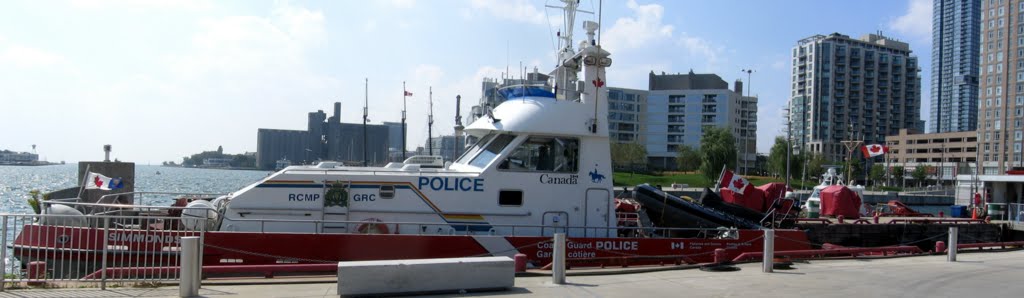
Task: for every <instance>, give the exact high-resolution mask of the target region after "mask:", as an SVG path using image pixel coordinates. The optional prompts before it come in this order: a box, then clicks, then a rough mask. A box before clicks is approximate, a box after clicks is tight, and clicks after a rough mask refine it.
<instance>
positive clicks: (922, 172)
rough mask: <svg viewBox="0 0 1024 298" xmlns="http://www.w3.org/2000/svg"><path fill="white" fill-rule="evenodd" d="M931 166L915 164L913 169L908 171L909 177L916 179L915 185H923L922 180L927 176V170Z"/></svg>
mask: <svg viewBox="0 0 1024 298" xmlns="http://www.w3.org/2000/svg"><path fill="white" fill-rule="evenodd" d="M929 168H931V166H917V167H916V168H914V171H913V172H911V173H910V177H913V178H914V180H916V181H917V186H918V187H920V186H922V185H923V183H924V180H925V179H926V178H928V172H929V170H930V169H929Z"/></svg>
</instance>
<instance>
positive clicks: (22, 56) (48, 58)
mask: <svg viewBox="0 0 1024 298" xmlns="http://www.w3.org/2000/svg"><path fill="white" fill-rule="evenodd" d="M0 41H2V40H0ZM63 61H64V57H62V56H60V55H57V54H53V53H50V52H47V51H44V50H40V49H36V48H31V47H26V46H22V45H11V46H8V47H6V48H3V47H0V65H3V64H9V65H13V66H15V67H19V68H34V67H45V66H52V65H55V64H58V63H61V62H63Z"/></svg>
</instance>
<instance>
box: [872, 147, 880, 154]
mask: <svg viewBox="0 0 1024 298" xmlns="http://www.w3.org/2000/svg"><path fill="white" fill-rule="evenodd" d="M870 150H871V152H872V153H878V151H882V146H871V149H870Z"/></svg>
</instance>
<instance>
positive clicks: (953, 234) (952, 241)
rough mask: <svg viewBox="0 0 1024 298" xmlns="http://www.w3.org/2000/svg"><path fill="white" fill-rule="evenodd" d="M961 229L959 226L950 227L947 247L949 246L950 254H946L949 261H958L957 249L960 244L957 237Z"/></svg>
mask: <svg viewBox="0 0 1024 298" xmlns="http://www.w3.org/2000/svg"><path fill="white" fill-rule="evenodd" d="M959 231H960V228H958V227H949V243H947V244H946V247H948V248H946V251H948V252H949V254H948V255H946V261H948V262H956V250H957V246H958V245H957V243H956V241H957V239H956V238H957V234H958V233H959Z"/></svg>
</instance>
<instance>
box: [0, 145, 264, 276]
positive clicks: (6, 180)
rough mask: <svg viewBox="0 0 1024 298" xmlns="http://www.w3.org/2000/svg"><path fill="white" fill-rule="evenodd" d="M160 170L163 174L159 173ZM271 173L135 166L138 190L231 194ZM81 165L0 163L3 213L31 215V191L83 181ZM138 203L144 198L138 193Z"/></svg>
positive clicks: (161, 202)
mask: <svg viewBox="0 0 1024 298" xmlns="http://www.w3.org/2000/svg"><path fill="white" fill-rule="evenodd" d="M157 172H159V173H160V174H159V175H158V174H157ZM270 173H271V172H267V171H235V170H215V169H195V168H172V167H161V166H145V165H136V166H135V191H137V192H143V191H160V192H189V193H218V194H221V193H229V192H232V191H236V190H239V189H241V188H242V187H245V186H246V185H249V184H252V183H254V182H256V181H259V180H260V179H263V178H264V177H266V176H267V175H269V174H270ZM77 176H78V165H77V164H69V165H54V166H38V167H18V166H0V214H4V213H7V214H31V213H33V211H32V207H29V205H28V203H27V202H26V200H28V199H29V198H30V197H31V196H30V195H29V192H30V191H32V190H39V191H40V192H42V193H46V192H51V191H56V190H61V189H65V188H69V187H74V186H76V185H78V184H79V181H77V180H78V177H77ZM174 197H175V196H169V195H165V196H146V197H143V198H142V199H144V203H145V204H150V205H157V206H169V205H170V204H171V201H172V200H173V198H174ZM136 200H137V201H136V203H140V202H139V201H138V200H140V197H138V196H136ZM12 233H13V231H8V235H6V237H7V239H8V241H11V240H13V239H14V235H13V234H12ZM7 252H8V254H7V255H8V258H7V260H2V261H3V263H0V266H4V265H5V264H6V265H7V266H8V267H7V268H14V267H10V266H11V265H10V264H11V262H12V261H13V258H11V257H10V255H11V254H10V252H11V251H10V250H8V251H7Z"/></svg>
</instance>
